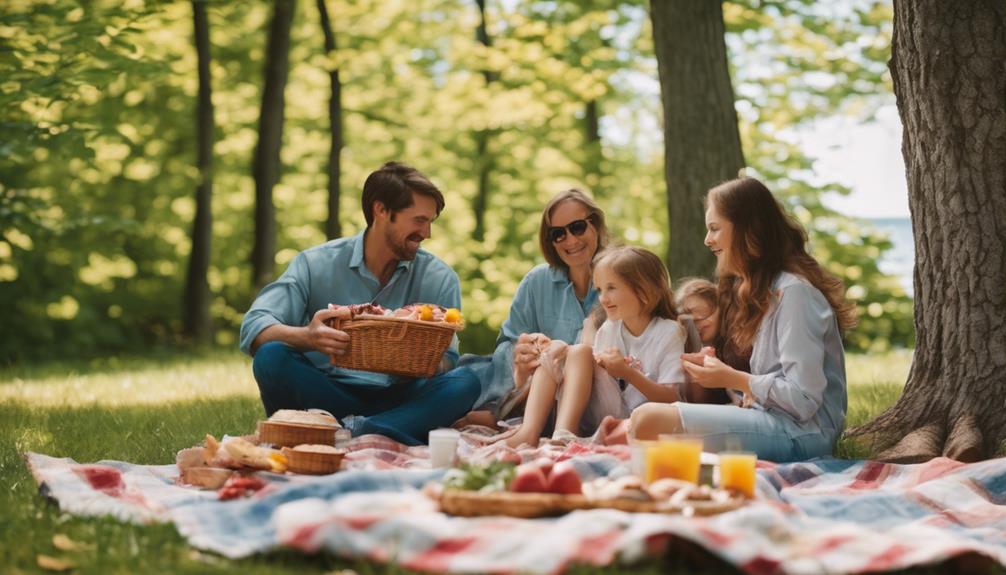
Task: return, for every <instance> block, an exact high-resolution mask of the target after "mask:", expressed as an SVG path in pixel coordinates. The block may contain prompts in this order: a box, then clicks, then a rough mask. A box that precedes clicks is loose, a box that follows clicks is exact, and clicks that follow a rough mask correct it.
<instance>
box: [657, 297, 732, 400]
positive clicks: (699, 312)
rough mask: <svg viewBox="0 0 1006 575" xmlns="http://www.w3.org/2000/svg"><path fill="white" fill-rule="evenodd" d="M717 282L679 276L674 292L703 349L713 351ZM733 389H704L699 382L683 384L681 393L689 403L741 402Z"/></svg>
mask: <svg viewBox="0 0 1006 575" xmlns="http://www.w3.org/2000/svg"><path fill="white" fill-rule="evenodd" d="M718 297H719V296H718V294H717V292H716V284H714V283H713V282H711V281H709V280H707V279H703V278H686V279H684V280H681V284H680V285H679V286H678V290H677V291H676V292H675V293H674V299H675V301H676V302H677V305H678V310H680V311H681V313H682V314H688V315H691V316H692V320H693V321H694V322H695V327H696V329H698V332H699V338H700V339H701V340H702V346H703V347H702V353H704V354H706V355H715V350H716V348H717V347H718V346H719V332H720V309H719V302H718V301H717V299H718ZM731 391H733V390H722V389H707V388H704V387H702V386H701V385H694V384H690V385H687V386H685V389H684V392H683V394H682V395H684V396H685V397H686V398H687V400H688V401H689V402H691V403H731V402H732V403H734V404H738V405H739V404H740V403H741V396H740V394H736V395H734V394H732V393H731Z"/></svg>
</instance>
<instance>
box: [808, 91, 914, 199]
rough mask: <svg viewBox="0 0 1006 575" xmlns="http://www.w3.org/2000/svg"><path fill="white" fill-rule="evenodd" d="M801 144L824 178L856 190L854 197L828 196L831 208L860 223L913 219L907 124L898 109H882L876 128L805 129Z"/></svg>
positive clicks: (853, 124) (821, 124)
mask: <svg viewBox="0 0 1006 575" xmlns="http://www.w3.org/2000/svg"><path fill="white" fill-rule="evenodd" d="M797 139H798V141H799V142H800V144H801V148H802V149H803V151H804V152H805V153H807V154H808V155H809V156H811V157H813V158H816V159H817V160H816V161H815V163H814V169H815V172H816V173H817V175H818V176H819V177H821V178H822V179H823V180H826V181H833V182H838V183H841V184H843V185H845V186H847V187H849V188H851V190H852V193H851V194H849V195H848V196H844V197H843V196H839V195H837V194H832V195H829V196H828V197H826V198H825V203H826V204H827V205H828V206H829V207H831V208H833V209H836V210H838V211H840V212H842V213H844V214H846V215H849V216H855V217H860V218H907V217H909V211H908V186H907V184H906V181H905V161H904V158H903V157H902V155H901V120H900V119H899V118H898V110H897V108H896V107H895V106H894V105H893V104H892V105H889V106H884V107H883V108H880V109H879V110H878V112H877V114H876V117H875V121H873V122H871V123H863V122H860V121H858V120H856V119H854V118H848V117H831V118H825V119H822V120H820V121H818V122H815V123H814V125H812V126H810V127H807V128H804V129H802V130H800V131H799V132H798V133H797Z"/></svg>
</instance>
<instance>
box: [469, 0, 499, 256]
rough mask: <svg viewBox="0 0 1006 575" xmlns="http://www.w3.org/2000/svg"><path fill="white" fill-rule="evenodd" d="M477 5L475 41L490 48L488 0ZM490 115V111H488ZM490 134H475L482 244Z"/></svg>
mask: <svg viewBox="0 0 1006 575" xmlns="http://www.w3.org/2000/svg"><path fill="white" fill-rule="evenodd" d="M475 5H476V6H478V9H479V24H478V27H477V28H476V29H475V39H476V40H478V41H479V43H480V44H482V45H483V46H485V47H486V48H489V47H490V46H492V40H491V39H490V37H489V28H488V27H487V25H486V0H475ZM482 76H483V77H484V78H485V80H486V87H488V86H489V85H490V84H492V83H493V82H494V81H495V80H496V74H495V73H494V72H492V71H491V70H483V71H482ZM486 113H487V114H488V113H489V111H488V110H487V111H486ZM489 140H490V132H489V130H488V129H484V130H479V131H478V132H476V133H475V169H476V172H477V175H476V186H477V187H476V189H475V199H474V200H473V201H472V212H473V215H474V216H475V227H474V229H472V239H473V240H475V241H476V242H479V243H481V242H482V241H483V240H485V236H486V229H485V220H486V209H487V208H488V207H489V194H490V188H491V185H492V184H491V182H490V180H489V179H490V175H491V174H492V169H493V164H494V162H493V158H492V156H491V154H490V153H489V144H490V141H489Z"/></svg>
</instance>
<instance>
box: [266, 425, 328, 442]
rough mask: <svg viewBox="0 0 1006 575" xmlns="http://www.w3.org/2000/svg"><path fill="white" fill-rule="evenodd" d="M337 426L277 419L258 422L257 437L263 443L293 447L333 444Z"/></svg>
mask: <svg viewBox="0 0 1006 575" xmlns="http://www.w3.org/2000/svg"><path fill="white" fill-rule="evenodd" d="M338 429H339V428H338V427H334V426H328V425H303V424H297V423H281V422H278V421H260V422H258V438H259V441H262V442H263V443H271V444H273V445H278V446H281V447H293V446H296V445H302V444H305V443H316V444H321V445H335V432H336V431H337V430H338Z"/></svg>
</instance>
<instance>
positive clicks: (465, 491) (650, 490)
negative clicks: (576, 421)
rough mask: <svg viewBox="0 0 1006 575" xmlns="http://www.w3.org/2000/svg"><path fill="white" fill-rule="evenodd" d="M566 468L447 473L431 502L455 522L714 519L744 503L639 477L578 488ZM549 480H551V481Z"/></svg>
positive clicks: (497, 466) (734, 495) (737, 497)
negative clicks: (568, 517) (615, 516)
mask: <svg viewBox="0 0 1006 575" xmlns="http://www.w3.org/2000/svg"><path fill="white" fill-rule="evenodd" d="M575 473H576V472H575V468H574V467H573V465H572V463H570V462H562V463H558V464H556V465H555V466H552V465H551V462H550V461H539V462H533V463H529V464H523V465H520V466H516V467H515V466H514V465H513V464H510V463H503V462H494V463H491V464H489V465H481V466H473V465H467V466H462V467H461V468H458V469H456V470H452V471H448V473H447V475H445V477H444V481H443V484H442V488H441V490H440V491H439V492H438V493H435V497H436V498H437V499H438V500H439V503H440V507H441V509H442V510H443V511H444V512H445V513H449V514H451V515H457V516H461V517H476V516H485V515H506V516H510V517H522V518H533V517H546V516H554V515H562V514H564V513H568V512H570V511H575V510H578V509H618V510H621V511H628V512H639V513H680V514H684V515H715V514H718V513H724V512H727V511H732V510H734V509H737V508H739V507H741V506H743V505H744V504H745V503H746V501H747V497H745V495H744V494H742V493H739V492H737V491H734V490H729V489H714V488H712V487H710V486H708V485H701V486H700V485H695V484H694V483H691V482H687V481H680V480H676V479H661V480H658V481H655V482H653V483H650V484H646V485H644V484H643V482H642V481H641V480H640V479H639V477H637V476H635V475H625V476H622V477H619V478H617V479H609V478H606V477H601V478H598V479H594V480H593V481H588V482H586V483H583V484H581V483H580V481H579V477H578V476H576V477H575V480H574V479H573V478H572V477H571V474H572V475H573V476H575ZM553 475H555V477H553Z"/></svg>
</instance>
